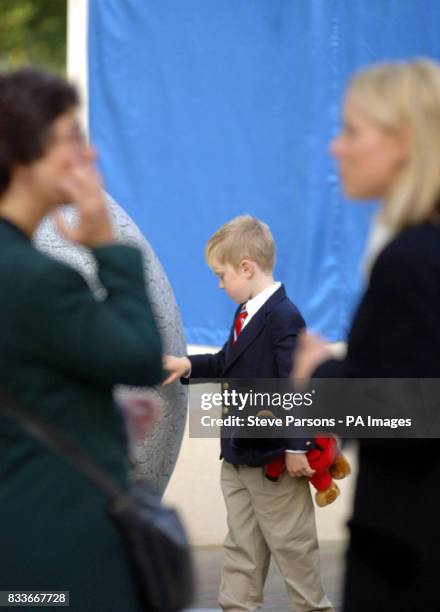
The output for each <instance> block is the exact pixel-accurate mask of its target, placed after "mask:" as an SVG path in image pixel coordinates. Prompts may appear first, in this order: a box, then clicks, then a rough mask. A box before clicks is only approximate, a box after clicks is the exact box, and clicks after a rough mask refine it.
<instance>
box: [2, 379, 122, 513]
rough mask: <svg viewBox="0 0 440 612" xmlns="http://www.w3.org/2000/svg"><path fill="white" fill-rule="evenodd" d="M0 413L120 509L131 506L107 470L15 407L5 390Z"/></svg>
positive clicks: (50, 427)
mask: <svg viewBox="0 0 440 612" xmlns="http://www.w3.org/2000/svg"><path fill="white" fill-rule="evenodd" d="M0 414H2V415H3V416H5V417H7V418H8V419H10V420H12V421H16V422H17V423H18V424H19V425H20V426H21V427H22V429H24V430H25V431H26V432H27V433H28V434H29V435H30V436H31V437H32V438H34V439H35V440H38V441H39V442H41V444H43V446H45V447H46V448H48V449H49V450H51V451H52V452H53V453H54V454H56V455H58V456H59V457H61V458H62V459H64V460H65V461H67V462H68V463H70V464H71V465H72V466H73V467H75V468H76V469H77V470H78V471H79V472H81V473H82V474H84V476H86V478H88V479H89V480H90V481H91V482H92V483H93V484H94V485H95V486H96V488H97V489H99V490H100V491H102V493H104V495H105V496H106V497H107V498H108V499H109V500H110V502H112V503H113V504H115V503H117V504H118V506H119V507H120V506H121V504H122V505H128V504H130V503H131V498H130V496H129V494H128V493H125V492H124V491H122V489H120V487H118V486H117V485H116V484H115V483H114V482H113V480H112V478H111V477H110V476H109V475H108V474H107V472H106V470H105V469H103V468H102V467H101V466H99V465H98V464H97V463H96V462H95V461H94V460H93V459H91V458H90V457H89V455H88V454H87V453H85V452H84V451H83V450H82V449H81V448H80V447H79V446H78V444H76V443H75V442H74V441H73V440H72V439H71V438H69V437H68V436H67V435H66V434H64V433H62V432H61V431H59V430H58V429H56V428H55V427H53V426H52V425H49V424H48V423H44V422H43V421H41V420H40V419H38V418H37V417H35V416H34V415H32V414H30V413H29V412H28V411H27V410H24V408H22V407H21V406H19V405H17V402H16V401H15V400H14V401H12V400H11V398H10V397H9V396H8V395H7V394H6V393H5V392H4V390H1V391H0Z"/></svg>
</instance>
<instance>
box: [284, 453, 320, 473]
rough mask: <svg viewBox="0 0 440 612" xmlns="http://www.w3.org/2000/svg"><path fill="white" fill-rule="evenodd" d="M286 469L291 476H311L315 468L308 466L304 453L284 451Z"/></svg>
mask: <svg viewBox="0 0 440 612" xmlns="http://www.w3.org/2000/svg"><path fill="white" fill-rule="evenodd" d="M284 457H285V462H286V470H287V471H288V472H289V475H290V476H292V478H299V477H301V476H307V477H308V478H310V476H313V474H314V473H315V471H316V470H313V469H312V468H311V467H310V464H309V461H308V459H307V457H306V454H305V453H284Z"/></svg>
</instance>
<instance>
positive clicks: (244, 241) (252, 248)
mask: <svg viewBox="0 0 440 612" xmlns="http://www.w3.org/2000/svg"><path fill="white" fill-rule="evenodd" d="M205 258H206V261H207V263H208V266H210V267H211V268H212V266H213V265H214V264H215V263H219V264H220V265H224V264H230V265H232V266H233V267H234V268H236V269H237V268H238V266H239V265H240V262H241V261H243V259H250V260H251V261H254V262H255V263H256V264H258V266H259V267H260V268H261V269H262V270H263V272H272V270H273V267H274V264H275V242H274V239H273V237H272V234H271V232H270V229H269V227H268V226H267V225H266V223H263V222H262V221H259V220H258V219H255V217H251V216H250V215H241V216H240V217H235V219H232V221H229V222H228V223H225V225H222V227H221V228H220V229H218V230H217V231H216V232H215V234H213V235H212V236H211V238H210V239H209V240H208V242H207V244H206V249H205Z"/></svg>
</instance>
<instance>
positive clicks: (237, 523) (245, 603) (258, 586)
mask: <svg viewBox="0 0 440 612" xmlns="http://www.w3.org/2000/svg"><path fill="white" fill-rule="evenodd" d="M248 469H256V470H258V469H259V468H244V467H243V466H237V467H235V466H233V465H231V464H230V463H227V462H226V461H223V465H222V475H221V485H222V491H223V496H224V498H225V504H226V510H227V519H228V528H229V532H228V534H227V536H226V539H225V542H224V546H223V555H224V556H223V559H224V561H223V570H222V580H221V585H220V593H219V604H220V607H221V608H222V609H223V610H228V612H238V611H244V610H246V611H249V612H251V611H253V610H257V608H259V607H260V606H262V605H263V587H264V582H265V580H266V576H267V571H268V568H269V562H270V552H269V549H268V547H267V544H266V542H265V540H264V537H263V534H262V532H261V530H260V527H259V525H258V523H257V520H256V517H255V514H254V510H253V507H252V500H251V495H250V493H249V491H248V490H247V488H246V486H245V485H244V484H243V482H242V480H241V477H240V476H241V473H242V471H243V470H248Z"/></svg>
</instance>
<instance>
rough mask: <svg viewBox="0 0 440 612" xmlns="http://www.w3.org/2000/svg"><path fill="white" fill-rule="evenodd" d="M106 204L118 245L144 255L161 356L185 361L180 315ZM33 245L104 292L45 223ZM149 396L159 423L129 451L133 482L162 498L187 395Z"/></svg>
mask: <svg viewBox="0 0 440 612" xmlns="http://www.w3.org/2000/svg"><path fill="white" fill-rule="evenodd" d="M108 204H109V208H110V211H111V213H112V217H113V221H114V224H115V228H116V231H117V234H118V238H119V241H120V242H122V243H124V244H130V245H134V246H137V247H138V248H140V249H141V251H142V253H143V256H144V270H145V282H146V286H147V290H148V294H149V297H150V301H151V304H152V307H153V310H154V313H155V316H156V321H157V323H158V327H159V330H160V332H161V335H162V340H163V345H164V351H165V353H170V354H172V355H184V354H185V352H186V346H185V338H184V334H183V328H182V322H181V319H180V314H179V311H178V309H177V305H176V302H175V299H174V295H173V292H172V289H171V287H170V284H169V282H168V279H167V277H166V275H165V273H164V271H163V268H162V266H161V264H160V262H159V260H158V259H157V257H156V255H155V253H154V251H153V249H152V248H151V246H150V245H149V244H148V242H147V240H146V239H145V238H144V236H143V235H142V234H141V232H140V230H139V229H138V228H137V227H136V225H135V223H134V222H133V221H132V219H131V218H130V217H129V216H128V215H127V213H125V212H124V210H123V209H122V208H121V207H120V206H119V205H118V204H117V203H116V202H115V201H114V200H112V199H111V198H110V197H108ZM63 215H64V216H65V218H66V219H67V220H68V221H71V222H74V221H75V216H76V213H75V211H74V209H73V208H72V207H69V206H66V207H65V209H64V211H63ZM34 242H35V246H36V247H37V248H38V249H40V250H41V251H44V252H46V253H48V254H49V255H51V256H53V257H55V258H57V259H59V260H61V261H63V262H65V263H67V264H69V265H70V266H72V267H74V268H75V269H77V270H78V271H79V272H80V273H81V274H82V275H83V276H84V278H85V279H86V281H87V282H88V284H89V286H90V287H91V289H92V291H93V292H94V293H95V295H96V297H97V298H98V299H103V294H104V295H105V290H104V289H103V288H102V287H101V286H100V283H99V280H98V277H97V273H96V264H95V260H94V258H93V257H92V255H91V254H90V252H89V251H88V250H87V249H85V248H82V247H78V246H76V245H73V244H70V243H68V242H66V241H65V240H63V239H62V238H61V237H60V236H59V235H58V234H57V232H56V231H55V229H54V227H53V224H52V220H51V219H50V218H47V219H45V220H44V221H43V223H42V224H41V225H40V227H39V228H38V231H37V232H36V234H35V237H34ZM119 391H120V390H119ZM116 394H118V390H116ZM151 394H152V395H154V396H155V399H157V400H158V401H159V403H161V404H162V406H163V408H162V410H163V412H162V418H161V420H160V422H159V423H158V424H157V425H156V426H155V427H154V428H153V429H152V431H151V432H150V433H149V434H148V437H147V438H146V439H145V441H143V442H141V443H138V444H137V445H136V446H135V448H132V449H131V452H132V460H133V465H134V467H133V476H134V477H135V478H145V479H148V481H149V482H150V483H151V484H152V485H153V487H154V488H156V489H157V490H158V491H160V492H163V491H164V489H165V487H166V485H167V483H168V480H169V478H170V476H171V474H172V471H173V469H174V465H175V462H176V459H177V455H178V452H179V448H180V444H181V441H182V435H183V430H184V426H185V415H186V405H187V400H186V390H185V389H184V388H183V387H182V385H180V384H179V383H174V384H172V385H170V386H168V387H166V388H164V389H162V388H157V389H154V390H151Z"/></svg>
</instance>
